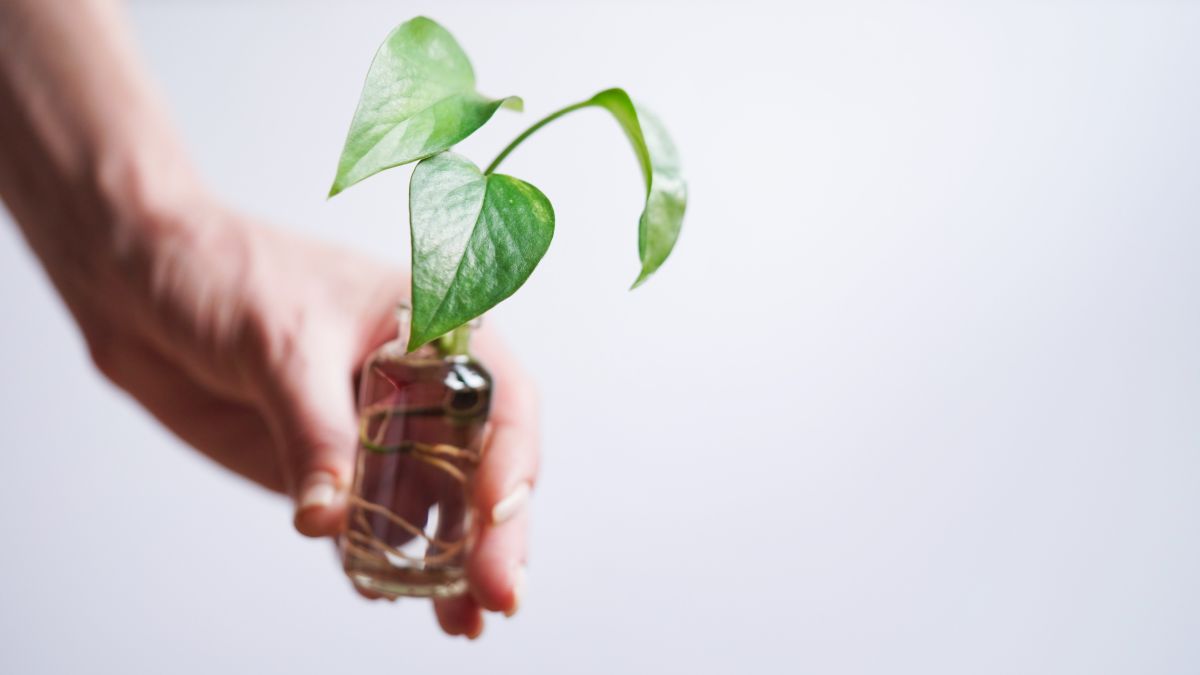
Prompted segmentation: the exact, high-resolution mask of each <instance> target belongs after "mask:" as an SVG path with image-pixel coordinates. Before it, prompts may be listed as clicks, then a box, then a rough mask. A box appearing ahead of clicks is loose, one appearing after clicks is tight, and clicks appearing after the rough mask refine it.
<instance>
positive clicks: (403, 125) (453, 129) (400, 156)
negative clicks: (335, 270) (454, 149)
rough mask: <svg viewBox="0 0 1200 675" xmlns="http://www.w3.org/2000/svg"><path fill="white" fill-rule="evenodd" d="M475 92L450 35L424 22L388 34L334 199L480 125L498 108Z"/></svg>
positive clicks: (511, 102) (508, 101) (511, 101)
mask: <svg viewBox="0 0 1200 675" xmlns="http://www.w3.org/2000/svg"><path fill="white" fill-rule="evenodd" d="M502 105H504V106H508V107H513V108H516V109H518V110H519V109H520V108H521V99H519V98H516V97H508V98H503V99H490V98H487V97H485V96H483V95H482V94H480V93H478V92H476V91H475V72H474V70H473V69H472V68H471V62H470V61H469V60H468V59H467V55H466V53H465V52H463V50H462V48H461V47H459V45H458V43H457V42H455V40H454V37H453V36H451V35H450V33H449V32H447V31H446V29H444V28H442V27H441V26H439V25H438V24H437V23H435V22H434V21H432V20H430V19H427V18H425V17H417V18H415V19H413V20H411V21H407V22H405V23H403V24H401V25H400V26H398V27H397V28H396V29H395V30H393V31H392V33H391V34H390V35H388V37H387V39H386V40H384V42H383V44H382V45H380V47H379V50H378V51H377V52H376V53H375V59H374V60H373V61H372V62H371V68H370V70H369V71H368V72H367V80H366V83H365V84H364V85H363V90H362V96H361V98H360V99H359V102H358V109H357V110H356V111H355V113H354V120H353V121H352V122H351V123H350V132H349V133H348V134H347V136H346V144H345V147H344V148H343V149H342V156H341V159H339V161H338V170H337V176H336V177H335V178H334V180H333V186H332V187H331V188H330V190H329V195H330V196H331V197H332V196H333V195H335V194H337V193H339V192H341V191H342V190H345V189H346V188H348V187H350V186H351V185H354V184H355V183H357V182H359V181H361V180H363V179H364V178H367V177H369V176H372V175H374V174H376V173H379V172H380V171H383V170H384V169H390V168H392V167H395V166H400V165H401V164H407V163H409V162H414V161H416V160H419V159H423V158H425V157H430V156H432V155H435V154H437V153H439V152H441V151H443V150H446V149H448V148H450V147H451V146H453V145H454V144H455V143H458V142H459V141H461V140H463V139H464V138H466V137H467V136H470V135H471V134H472V133H474V131H475V130H476V129H478V128H479V127H481V126H483V125H484V124H485V123H486V122H487V121H488V120H489V119H491V117H492V115H493V114H494V113H495V112H496V110H497V109H498V108H500V106H502Z"/></svg>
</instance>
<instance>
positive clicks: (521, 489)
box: [492, 483, 530, 525]
mask: <svg viewBox="0 0 1200 675" xmlns="http://www.w3.org/2000/svg"><path fill="white" fill-rule="evenodd" d="M529 492H530V488H529V483H521V484H520V485H518V486H517V487H516V489H515V490H513V491H512V492H510V493H508V496H507V497H505V498H504V499H501V500H500V501H498V502H496V505H495V506H493V507H492V524H493V525H499V524H500V523H503V522H504V521H506V520H508V519H509V518H512V517H513V516H515V515H517V513H518V512H519V511H520V510H521V509H522V508H524V507H525V502H527V501H529Z"/></svg>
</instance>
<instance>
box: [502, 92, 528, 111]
mask: <svg viewBox="0 0 1200 675" xmlns="http://www.w3.org/2000/svg"><path fill="white" fill-rule="evenodd" d="M500 106H501V107H502V108H508V109H509V110H514V111H516V112H525V99H523V98H521V97H520V96H506V97H505V98H504V100H503V101H501V102H500Z"/></svg>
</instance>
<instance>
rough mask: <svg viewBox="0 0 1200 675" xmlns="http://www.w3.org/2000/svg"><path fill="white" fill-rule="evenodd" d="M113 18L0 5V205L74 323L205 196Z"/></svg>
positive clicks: (59, 5)
mask: <svg viewBox="0 0 1200 675" xmlns="http://www.w3.org/2000/svg"><path fill="white" fill-rule="evenodd" d="M119 10H120V7H119V6H118V5H116V4H115V3H112V2H108V1H105V0H83V1H80V2H58V1H54V2H46V1H45V0H0V148H2V151H0V197H2V198H3V200H4V202H5V204H6V205H7V206H8V209H9V210H10V212H11V213H12V215H13V217H14V219H15V220H16V221H17V223H18V224H19V226H20V228H21V230H22V232H23V233H24V235H25V237H26V239H27V240H28V241H29V243H30V245H31V247H32V248H33V249H34V251H35V252H36V253H37V255H38V257H39V258H40V259H41V260H42V263H43V265H44V266H45V268H46V270H47V272H48V274H49V275H50V277H51V279H52V281H53V282H54V284H55V286H56V287H57V288H58V289H59V292H60V293H61V294H62V296H63V298H64V300H65V301H66V302H67V304H68V306H69V307H70V309H71V311H72V312H73V313H74V314H75V316H76V318H77V319H79V320H80V322H81V323H86V322H87V319H88V317H87V316H86V315H87V314H89V313H90V312H91V311H92V309H91V308H92V307H93V306H94V305H95V304H97V303H98V302H103V299H102V298H103V296H107V297H109V298H111V297H112V296H111V293H112V292H113V291H114V290H115V289H116V288H118V287H121V286H127V285H129V284H131V283H136V282H135V280H134V279H132V277H136V276H138V275H141V274H144V273H145V272H144V265H142V264H141V261H139V260H138V259H139V258H141V257H144V256H145V249H146V247H147V245H148V244H147V242H148V240H150V239H152V238H154V237H157V236H160V234H161V232H156V230H159V229H162V228H171V227H174V226H175V224H177V223H180V222H182V221H183V220H184V219H183V218H181V217H180V214H182V213H185V212H186V211H187V210H188V208H189V204H192V203H196V202H199V201H200V200H202V199H203V196H202V194H201V190H200V188H199V183H198V181H197V180H196V179H195V176H194V175H193V172H192V170H191V168H190V166H189V164H188V162H187V159H186V156H185V154H184V152H183V150H182V148H181V145H180V143H179V142H178V140H177V138H176V136H175V134H174V132H173V131H172V130H171V128H170V125H169V123H168V122H167V118H166V115H165V113H164V111H163V108H162V105H161V104H160V103H159V101H158V100H157V98H156V97H155V95H154V93H153V91H152V89H151V87H150V86H149V84H148V81H147V79H146V77H145V76H144V75H143V73H142V72H141V70H140V69H139V67H138V65H137V62H136V59H135V57H134V54H133V50H132V47H131V45H130V41H129V39H128V36H127V34H126V30H125V27H124V25H123V24H122V21H121V16H120V11H119ZM85 327H86V326H85Z"/></svg>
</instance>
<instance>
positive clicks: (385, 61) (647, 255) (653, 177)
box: [329, 17, 687, 596]
mask: <svg viewBox="0 0 1200 675" xmlns="http://www.w3.org/2000/svg"><path fill="white" fill-rule="evenodd" d="M522 107H523V102H522V100H521V99H520V98H518V97H516V96H506V97H501V98H492V97H488V96H485V95H483V94H481V93H479V92H478V91H477V90H476V87H475V74H474V71H473V69H472V67H471V63H470V61H469V60H468V58H467V55H466V54H465V52H463V50H462V48H461V47H460V46H459V45H458V43H457V42H456V41H455V40H454V38H453V37H452V36H451V35H450V33H449V32H447V31H446V30H445V29H444V28H442V27H441V26H439V25H438V24H437V23H435V22H434V21H432V20H430V19H427V18H423V17H419V18H416V19H413V20H411V21H408V22H406V23H403V24H401V25H400V26H398V27H397V28H396V29H395V30H393V31H392V32H391V34H390V35H388V37H387V39H386V40H385V41H384V43H383V44H382V45H381V46H380V48H379V50H378V51H377V52H376V54H375V58H374V60H373V61H372V63H371V66H370V69H369V70H368V72H367V78H366V82H365V84H364V86H363V91H362V95H361V98H360V101H359V104H358V108H357V110H356V112H355V113H354V118H353V120H352V122H351V124H350V131H349V133H348V134H347V137H346V142H345V146H344V148H343V150H342V154H341V158H340V159H339V161H338V167H337V173H336V176H335V178H334V181H333V185H332V187H331V188H330V192H329V194H330V196H331V197H332V196H333V195H336V194H338V193H340V192H342V191H343V190H345V189H347V188H349V187H351V186H352V185H354V184H356V183H358V182H360V181H362V180H364V179H366V178H368V177H370V176H373V175H375V174H377V173H380V172H381V171H385V170H387V169H391V168H394V167H398V166H402V165H405V164H410V163H413V162H417V165H416V167H415V168H414V170H413V172H412V177H411V179H410V182H409V226H410V231H411V242H412V275H411V279H412V286H411V297H410V303H411V304H410V305H409V306H406V307H405V308H404V309H403V310H402V311H401V316H400V317H399V318H400V322H399V323H400V331H399V335H398V336H397V339H396V340H393V341H392V342H389V343H388V344H385V345H384V346H383V347H381V348H380V349H379V350H377V351H376V352H375V353H374V354H373V355H372V356H371V357H370V358H369V359H368V360H367V362H366V364H365V365H364V368H363V376H362V381H361V389H360V392H359V413H360V429H359V431H360V438H359V449H358V454H357V466H356V471H355V479H354V485H353V488H352V490H351V497H350V509H349V516H348V518H349V522H348V523H347V527H346V530H345V535H343V537H342V540H341V547H342V554H343V566H344V568H345V570H346V573H347V574H348V575H349V576H350V578H351V579H352V580H353V581H354V583H355V584H356V585H358V586H359V587H360V588H364V589H367V590H370V591H373V592H376V593H381V594H384V595H388V596H396V595H422V596H451V595H456V594H460V593H462V592H464V591H465V590H466V581H465V579H464V576H463V569H462V564H463V561H464V559H465V555H466V552H467V550H468V549H469V547H470V544H471V542H470V536H469V533H470V532H471V527H470V519H471V515H472V514H471V513H470V509H469V506H468V501H467V498H466V495H467V490H468V489H469V486H470V483H471V479H472V476H473V474H474V469H475V467H476V466H477V465H478V463H479V458H480V453H481V452H482V436H483V431H484V427H485V425H486V422H487V415H488V410H489V404H490V400H491V391H492V378H491V376H490V375H489V374H488V372H487V370H486V369H485V368H484V367H483V365H482V364H480V363H478V362H477V361H475V360H474V359H473V358H471V356H470V352H469V339H470V331H471V329H472V324H473V322H474V321H475V320H476V319H477V318H478V317H480V316H481V315H483V314H484V313H485V312H487V311H488V310H489V309H491V308H492V307H494V306H496V305H497V304H498V303H500V302H501V301H503V300H504V299H505V298H507V297H509V296H510V295H512V294H513V293H514V292H516V290H517V289H518V288H520V287H521V285H522V284H524V283H525V281H526V280H527V279H528V278H529V276H530V274H532V272H533V270H534V268H535V267H536V266H537V264H538V262H539V261H540V260H541V259H542V257H543V256H544V255H545V253H546V250H547V249H548V248H549V246H550V241H551V239H552V237H553V234H554V227H555V218H554V208H553V207H552V206H551V204H550V200H549V199H548V198H547V197H546V195H544V194H543V193H542V192H541V191H540V190H539V189H537V188H536V187H534V186H533V185H532V184H530V183H528V182H526V181H524V180H521V179H519V178H515V177H513V176H509V175H505V174H501V173H497V169H498V168H499V167H500V165H501V163H502V162H503V161H504V160H505V158H507V157H508V156H509V155H510V153H512V152H513V151H514V150H515V149H517V148H518V147H519V146H520V145H521V144H522V143H523V142H524V141H525V140H526V139H528V138H529V137H530V136H532V135H533V134H535V133H537V131H538V130H540V129H542V128H543V127H545V126H546V125H547V124H550V123H551V122H554V121H556V120H559V119H561V118H562V117H564V116H566V115H568V114H569V113H571V112H574V111H576V110H581V109H585V108H599V109H602V110H606V111H608V112H609V113H610V114H611V115H612V116H613V118H614V119H615V120H616V121H617V123H618V125H619V127H620V129H621V130H622V131H623V132H624V134H625V137H626V138H627V139H628V141H629V144H630V146H631V147H632V149H633V153H634V156H635V158H636V160H637V164H638V167H639V169H640V170H641V172H642V177H643V178H644V185H645V204H644V208H643V209H642V212H641V215H640V217H639V219H638V255H639V259H640V262H641V267H640V271H639V273H638V276H637V278H636V279H635V280H634V283H633V287H634V288H636V287H637V286H639V285H641V284H642V283H644V282H645V281H646V280H647V279H649V278H650V276H651V275H653V274H654V273H655V271H657V270H658V268H659V267H660V266H661V265H662V264H663V262H664V261H665V260H666V259H667V257H668V256H669V255H670V253H671V249H672V248H673V247H674V245H675V241H676V239H677V238H678V236H679V230H680V227H681V225H682V222H683V215H684V211H685V208H686V203H687V188H686V184H685V182H684V180H683V177H682V175H681V171H680V165H679V159H678V155H677V153H676V151H675V147H674V145H673V144H672V142H671V139H670V138H669V137H668V135H667V133H666V131H665V129H664V128H663V126H662V124H661V123H660V122H659V121H658V119H657V118H656V117H654V116H653V115H652V114H651V113H649V112H648V111H647V110H646V109H645V108H643V107H642V106H640V105H638V104H636V103H634V101H633V100H632V99H631V98H630V97H629V95H628V94H626V93H625V91H623V90H621V89H605V90H603V91H601V92H599V93H597V94H595V95H593V96H591V97H589V98H586V99H584V100H582V101H579V102H577V103H572V104H571V105H568V106H565V107H563V108H561V109H559V110H557V111H555V112H553V113H551V114H549V115H547V116H546V117H544V118H542V119H541V120H539V121H537V122H535V123H534V124H533V125H531V126H530V127H529V128H528V129H526V130H525V131H524V132H522V133H521V134H519V135H518V136H517V137H516V138H515V139H513V141H512V142H511V143H509V144H508V145H507V146H506V147H504V148H503V149H502V150H501V151H500V152H499V153H498V154H497V156H496V158H495V159H494V160H492V161H491V162H490V163H489V164H488V165H487V166H486V168H484V169H482V170H481V169H480V168H479V166H478V165H476V164H475V163H473V162H472V161H471V160H469V159H467V158H465V157H462V156H461V155H458V154H455V153H454V152H452V151H451V149H452V148H453V146H454V145H455V144H456V143H458V142H459V141H462V140H463V139H465V138H467V137H468V136H470V135H471V134H472V133H474V132H475V131H476V130H478V129H479V128H481V127H482V126H483V125H484V124H486V123H487V122H488V121H489V120H490V119H491V118H492V117H493V115H495V114H496V113H497V111H499V110H500V109H501V108H508V109H512V110H517V111H520V110H521V109H522Z"/></svg>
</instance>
